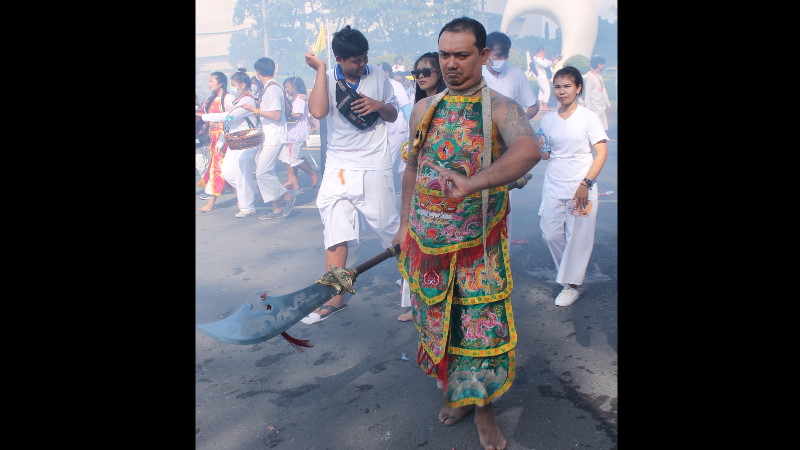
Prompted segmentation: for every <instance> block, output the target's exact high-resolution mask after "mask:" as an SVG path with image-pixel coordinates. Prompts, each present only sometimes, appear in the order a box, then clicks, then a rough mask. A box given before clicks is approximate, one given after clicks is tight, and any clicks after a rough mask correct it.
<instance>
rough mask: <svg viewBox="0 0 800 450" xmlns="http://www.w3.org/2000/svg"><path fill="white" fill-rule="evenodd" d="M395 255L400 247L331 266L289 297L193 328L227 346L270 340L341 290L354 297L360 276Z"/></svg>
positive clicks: (246, 307)
mask: <svg viewBox="0 0 800 450" xmlns="http://www.w3.org/2000/svg"><path fill="white" fill-rule="evenodd" d="M398 254H400V244H397V245H395V246H394V247H391V248H387V249H386V250H384V251H383V252H381V253H379V254H378V255H376V256H374V257H373V258H371V259H369V260H367V261H365V262H364V263H363V264H359V265H358V266H356V267H355V268H353V269H348V268H344V269H342V268H339V267H335V266H333V265H331V267H330V269H331V270H329V271H328V272H325V274H324V275H323V276H322V278H320V279H319V280H317V281H316V282H315V283H314V284H312V285H311V286H308V287H306V288H303V289H300V290H299V291H296V292H292V293H291V294H285V295H279V296H276V297H264V298H263V299H262V300H261V301H260V302H259V307H257V308H256V307H254V306H253V304H252V303H250V302H247V303H245V304H244V305H242V306H241V307H240V308H239V310H238V311H236V312H235V313H233V315H231V316H228V317H227V318H225V319H222V320H218V321H216V322H210V323H204V324H198V325H196V327H197V329H198V330H199V331H201V332H202V333H204V334H206V335H208V336H211V337H213V338H214V339H217V340H219V341H222V342H227V343H229V344H237V345H247V344H256V343H259V342H263V341H266V340H269V339H271V338H273V337H275V336H277V335H279V334H281V333H283V332H284V331H286V330H288V329H289V328H290V327H291V326H292V325H294V324H296V323H297V322H299V321H300V319H302V318H303V317H305V316H307V315H308V314H310V313H311V312H313V311H314V310H315V309H317V308H318V307H320V306H321V305H322V304H323V303H325V302H327V301H328V300H330V299H331V298H333V297H334V296H336V295H339V294H341V293H343V292H344V291H347V292H350V293H351V294H355V292H356V291H355V290H354V289H353V283H354V282H355V280H356V277H358V275H359V274H362V273H364V272H366V271H367V270H369V269H371V268H372V267H375V266H376V265H378V264H379V263H381V262H383V261H385V260H387V259H389V258H391V257H392V256H395V255H398Z"/></svg>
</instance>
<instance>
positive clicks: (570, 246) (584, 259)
mask: <svg viewBox="0 0 800 450" xmlns="http://www.w3.org/2000/svg"><path fill="white" fill-rule="evenodd" d="M553 89H554V91H555V95H556V98H557V99H558V101H559V102H560V106H559V107H558V109H556V110H554V111H552V112H549V113H547V114H545V116H544V117H542V120H541V121H540V122H539V126H540V128H539V129H538V130H537V131H536V136H537V139H538V141H539V147H540V148H541V149H542V160H548V161H549V162H548V164H547V169H545V172H544V183H543V185H542V203H541V205H540V206H539V216H541V220H540V222H539V226H540V228H541V229H542V237H543V238H544V241H545V243H546V244H547V248H549V249H550V254H551V255H552V257H553V262H554V263H555V265H556V270H557V272H558V273H557V275H556V282H557V283H559V284H563V285H564V288H563V290H562V291H561V293H559V294H558V296H557V297H556V300H555V304H556V305H558V306H569V305H571V304H572V303H574V302H575V300H577V299H578V295H579V293H578V286H579V285H581V284H583V279H584V276H585V275H586V267H587V266H588V265H589V257H590V256H591V255H592V249H593V247H594V234H595V225H596V223H597V209H598V203H597V191H598V190H599V189H600V188H599V187H598V186H597V183H596V182H595V180H597V176H598V175H599V174H600V170H602V168H603V165H604V164H605V162H606V156H607V149H606V141H607V140H608V136H607V135H606V132H605V130H603V125H602V124H601V123H600V119H599V118H598V117H597V114H595V113H594V112H592V111H591V110H589V109H588V108H586V107H584V106H581V105H579V104H578V102H577V98H578V95H580V94H582V93H583V77H582V76H581V73H580V71H579V70H578V69H576V68H575V67H572V66H566V67H563V68H561V69H559V70H558V71H557V72H556V74H555V76H554V77H553ZM592 151H594V157H593V156H592Z"/></svg>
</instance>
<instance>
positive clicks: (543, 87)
mask: <svg viewBox="0 0 800 450" xmlns="http://www.w3.org/2000/svg"><path fill="white" fill-rule="evenodd" d="M536 82H537V83H538V84H539V95H537V98H538V99H539V101H540V102H544V104H545V105H546V104H547V102H549V101H550V80H548V79H547V77H546V76H544V75H543V76H541V77H536Z"/></svg>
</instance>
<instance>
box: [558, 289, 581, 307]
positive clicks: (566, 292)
mask: <svg viewBox="0 0 800 450" xmlns="http://www.w3.org/2000/svg"><path fill="white" fill-rule="evenodd" d="M578 295H579V294H578V288H574V287H570V285H568V284H567V285H565V286H564V289H563V290H562V291H561V293H560V294H558V297H556V306H569V305H571V304H573V303H575V300H577V299H578Z"/></svg>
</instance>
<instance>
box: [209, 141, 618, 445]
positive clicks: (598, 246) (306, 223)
mask: <svg viewBox="0 0 800 450" xmlns="http://www.w3.org/2000/svg"><path fill="white" fill-rule="evenodd" d="M612 131H614V132H615V131H616V130H612ZM611 135H612V136H616V133H614V134H611ZM608 148H609V158H608V161H607V162H606V164H605V167H604V168H603V171H602V173H601V174H600V176H599V177H598V180H597V187H598V188H599V192H600V193H601V194H602V193H608V194H607V195H603V196H602V197H600V199H599V205H598V226H597V232H596V239H595V246H594V252H593V254H592V258H591V260H590V262H589V268H588V271H587V275H586V281H585V283H584V284H583V285H582V286H581V288H580V290H581V296H580V298H579V299H578V301H577V302H575V303H574V304H573V305H571V306H569V307H558V306H555V305H554V303H553V302H554V299H555V296H556V295H557V294H558V293H559V292H560V290H561V286H560V285H558V284H556V282H555V275H556V272H555V268H554V264H553V260H552V258H551V256H550V254H549V252H548V250H547V248H546V247H545V245H544V242H543V241H542V238H541V234H540V231H539V227H538V215H537V214H536V212H537V210H538V207H539V201H540V197H541V185H542V176H543V174H544V170H545V167H546V164H547V162H546V161H542V162H540V163H539V164H538V165H537V166H536V167H534V169H533V171H532V173H533V179H532V180H531V182H530V183H529V184H528V185H527V186H526V187H525V188H524V189H522V190H516V191H514V193H513V194H512V198H511V206H512V216H511V219H512V229H511V230H512V236H511V238H512V240H525V241H526V242H523V243H518V244H512V245H511V266H512V275H513V278H514V291H513V294H512V301H513V308H514V317H515V320H516V326H517V332H518V337H519V343H518V345H517V361H516V362H517V373H516V379H515V381H514V384H513V385H512V387H511V388H510V390H509V391H508V392H507V393H506V394H505V395H504V396H503V397H501V398H500V399H499V400H497V401H496V402H495V407H496V417H497V421H498V424H499V426H500V428H501V430H502V431H503V433H504V435H505V437H506V439H507V440H508V446H507V448H508V449H536V450H560V449H568V448H592V449H594V450H598V449H599V450H607V449H616V448H617V193H616V191H617V141H611V142H609V145H608ZM314 156H315V158H316V159H317V161H319V155H318V154H315V155H314ZM280 176H281V178H282V180H285V179H286V173H285V172H281V173H280ZM300 182H301V188H302V193H301V194H300V196H299V197H298V201H297V205H296V206H295V209H294V211H293V212H292V214H291V215H290V216H289V217H288V218H286V219H283V220H268V221H267V220H259V219H258V218H257V217H258V216H259V215H261V214H263V213H264V211H266V209H259V211H258V213H257V214H256V215H255V216H250V217H247V218H241V219H240V218H235V217H234V214H235V213H236V212H237V211H238V208H237V207H236V200H235V195H234V194H224V195H223V196H222V197H221V198H220V199H219V200H218V202H217V209H216V210H215V211H212V212H210V213H200V212H197V218H196V310H195V321H196V323H207V322H212V321H216V320H220V319H223V318H225V317H228V316H229V315H231V314H232V313H233V312H235V311H236V310H237V309H238V308H239V307H240V306H241V305H242V304H244V303H245V302H251V303H254V304H256V303H257V302H258V301H259V295H260V294H261V293H263V292H267V293H268V294H269V295H282V294H287V293H290V292H293V291H296V290H299V289H302V288H303V287H306V286H308V285H309V284H311V283H313V282H315V281H316V280H317V279H318V278H319V277H320V276H321V275H322V274H323V273H324V272H325V271H326V268H325V260H324V256H323V248H322V247H323V244H322V224H321V222H320V218H319V213H318V211H317V209H316V206H315V198H316V191H315V190H313V189H310V188H309V187H308V185H309V179H308V177H306V176H305V174H301V175H300ZM610 191H614V192H613V193H609V192H610ZM197 192H198V193H200V189H199V188H198V189H197ZM398 198H399V197H398ZM398 202H399V200H398ZM204 203H205V202H204V201H203V200H196V205H195V209H196V208H199V207H200V206H202V205H203V204H204ZM382 250H383V248H382V247H381V246H380V244H379V242H378V241H377V238H376V237H375V236H374V235H372V234H371V232H369V231H366V232H364V233H362V241H361V245H360V246H359V247H357V248H356V249H354V250H351V251H350V258H349V260H348V267H355V266H356V265H358V264H359V263H361V262H363V261H366V260H367V259H369V258H371V257H372V256H374V255H376V254H378V253H380V252H381V251H382ZM399 278H400V275H399V272H398V270H397V266H396V260H394V259H390V260H388V261H386V262H384V263H381V264H379V265H378V266H376V267H374V268H372V269H370V270H368V271H366V272H364V273H363V274H361V275H360V276H359V277H358V279H357V280H356V283H355V290H356V294H355V295H349V294H348V298H347V303H348V304H349V307H348V308H347V309H346V310H343V311H341V312H339V313H337V314H336V315H335V316H333V317H331V318H330V319H328V320H326V321H324V322H321V323H318V324H314V325H305V324H303V323H298V324H297V325H295V326H293V327H292V328H290V329H289V330H288V332H289V333H290V334H291V335H292V336H295V337H297V338H300V339H309V340H310V341H311V343H312V344H313V345H314V347H312V348H309V349H306V350H305V351H304V352H302V353H301V352H298V351H295V350H294V349H293V348H292V346H291V345H289V343H288V342H286V341H285V340H284V339H282V338H281V337H276V338H273V339H271V340H269V341H267V342H263V343H259V344H253V345H233V344H228V343H224V342H220V341H217V340H215V339H213V338H211V337H208V336H206V335H204V334H202V333H200V332H196V357H195V360H196V377H195V378H196V389H195V396H196V398H195V402H196V405H195V411H196V412H195V428H196V429H195V443H196V449H197V450H216V449H224V450H256V449H268V448H278V449H334V450H335V449H398V450H400V449H420V448H424V449H433V450H451V449H458V450H466V449H481V446H480V444H479V440H478V434H477V431H476V429H475V426H474V424H473V422H472V415H470V416H468V417H467V418H465V419H464V420H462V421H460V422H458V423H457V424H455V425H453V426H450V427H446V426H444V425H442V424H441V423H439V421H438V420H437V418H436V417H437V414H438V411H439V410H440V409H441V407H442V394H441V391H440V390H439V389H437V387H436V382H435V380H434V379H432V378H429V377H427V376H425V375H424V373H423V372H422V370H421V369H420V368H419V367H418V366H416V363H415V355H416V342H417V332H416V330H415V328H414V325H413V324H412V323H411V322H399V321H398V320H397V316H398V315H399V314H400V313H402V312H403V310H402V309H401V308H400V306H399V305H400V287H399V286H398V285H397V284H396V280H398V279H399ZM403 353H405V354H406V355H408V357H409V359H408V360H404V359H402V358H401V355H402V354H403Z"/></svg>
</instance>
